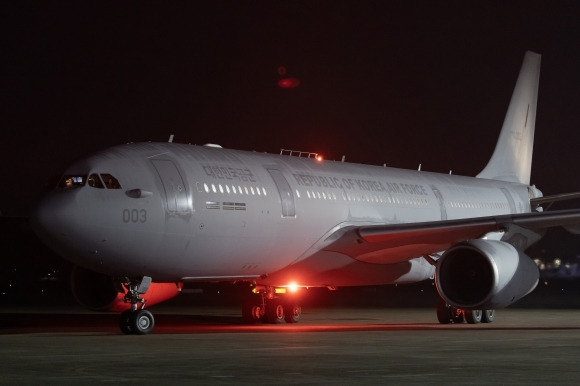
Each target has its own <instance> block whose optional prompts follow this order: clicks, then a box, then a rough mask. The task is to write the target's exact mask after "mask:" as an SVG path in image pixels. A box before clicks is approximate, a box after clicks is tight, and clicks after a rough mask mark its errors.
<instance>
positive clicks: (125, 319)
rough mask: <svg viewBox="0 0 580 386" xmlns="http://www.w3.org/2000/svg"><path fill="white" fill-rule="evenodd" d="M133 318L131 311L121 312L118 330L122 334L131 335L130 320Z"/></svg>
mask: <svg viewBox="0 0 580 386" xmlns="http://www.w3.org/2000/svg"><path fill="white" fill-rule="evenodd" d="M132 317H133V311H131V310H125V311H123V312H121V316H120V317H119V328H120V329H121V331H122V332H123V334H132V333H133V329H132V328H131V319H132Z"/></svg>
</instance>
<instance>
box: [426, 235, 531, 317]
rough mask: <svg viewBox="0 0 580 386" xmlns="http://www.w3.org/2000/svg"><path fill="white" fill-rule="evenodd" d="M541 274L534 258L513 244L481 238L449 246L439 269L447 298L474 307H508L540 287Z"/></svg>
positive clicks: (440, 285) (441, 288)
mask: <svg viewBox="0 0 580 386" xmlns="http://www.w3.org/2000/svg"><path fill="white" fill-rule="evenodd" d="M539 276H540V275H539V271H538V267H537V266H536V264H535V263H534V262H533V261H532V259H531V258H530V257H528V256H527V255H525V254H524V253H523V252H521V251H519V250H517V249H516V248H515V247H513V246H512V245H511V244H508V243H506V242H503V241H496V240H480V239H476V240H469V241H466V242H462V243H459V244H457V245H454V246H453V247H451V248H450V249H448V250H447V251H446V252H445V253H444V254H443V256H442V257H441V258H440V259H439V261H438V263H437V267H436V270H435V282H436V284H437V290H438V291H439V295H441V297H442V298H443V300H445V301H446V302H447V303H449V304H451V305H452V306H455V307H457V308H461V309H473V310H475V309H479V310H490V309H496V308H502V307H507V306H508V305H510V304H512V303H514V302H515V301H517V300H519V299H521V298H522V297H524V296H526V295H527V294H528V293H530V292H531V291H532V290H533V289H534V288H536V285H537V284H538V280H539Z"/></svg>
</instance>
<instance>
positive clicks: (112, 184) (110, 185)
mask: <svg viewBox="0 0 580 386" xmlns="http://www.w3.org/2000/svg"><path fill="white" fill-rule="evenodd" d="M101 177H102V178H103V181H105V186H106V187H107V189H121V184H120V183H119V181H118V180H117V179H116V178H115V177H113V176H112V175H110V174H107V173H101Z"/></svg>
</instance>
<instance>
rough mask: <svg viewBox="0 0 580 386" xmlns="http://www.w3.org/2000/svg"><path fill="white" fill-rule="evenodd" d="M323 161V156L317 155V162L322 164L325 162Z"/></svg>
mask: <svg viewBox="0 0 580 386" xmlns="http://www.w3.org/2000/svg"><path fill="white" fill-rule="evenodd" d="M323 159H324V158H322V156H321V155H319V154H317V155H316V160H317V161H318V162H322V160H323Z"/></svg>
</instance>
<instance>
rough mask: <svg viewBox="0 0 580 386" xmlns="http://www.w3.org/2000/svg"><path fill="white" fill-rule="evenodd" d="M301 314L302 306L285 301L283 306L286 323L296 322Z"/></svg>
mask: <svg viewBox="0 0 580 386" xmlns="http://www.w3.org/2000/svg"><path fill="white" fill-rule="evenodd" d="M301 315H302V307H300V306H299V305H298V304H296V303H287V304H286V306H285V307H284V319H285V320H286V323H298V322H299V321H300V316H301Z"/></svg>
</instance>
